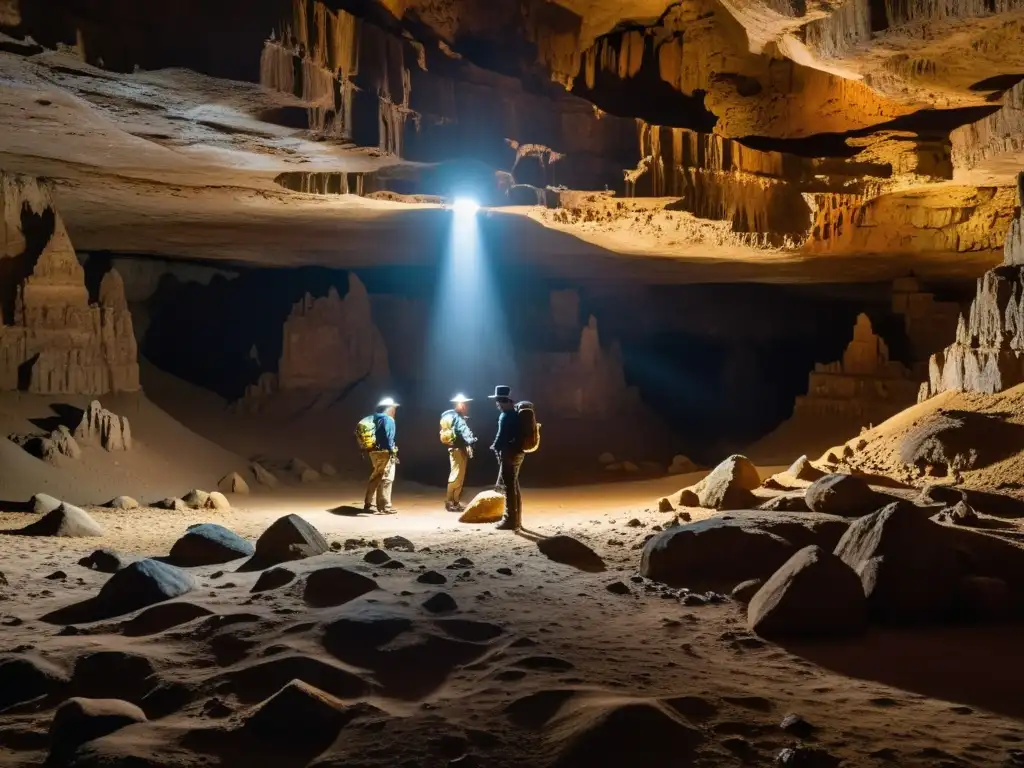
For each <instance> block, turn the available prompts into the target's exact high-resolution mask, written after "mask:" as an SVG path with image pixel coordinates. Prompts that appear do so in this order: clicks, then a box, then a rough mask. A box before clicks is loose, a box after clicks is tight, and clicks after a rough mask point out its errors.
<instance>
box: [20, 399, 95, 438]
mask: <svg viewBox="0 0 1024 768" xmlns="http://www.w3.org/2000/svg"><path fill="white" fill-rule="evenodd" d="M50 410H52V411H53V412H54V414H55V415H53V416H41V417H39V418H37V419H29V421H30V422H31V423H32V424H34V425H35V426H37V427H39V428H40V429H42V430H43V431H45V432H52V431H53V430H55V429H57V428H59V427H67V428H68V429H70V430H71V431H72V432H73V431H74V430H75V429H76V428H77V427H78V425H79V423H80V422H81V421H82V416H83V415H84V414H85V411H83V410H82V409H81V408H78V407H76V406H74V405H69V404H67V403H52V404H51V405H50Z"/></svg>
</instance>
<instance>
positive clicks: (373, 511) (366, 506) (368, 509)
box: [363, 504, 377, 515]
mask: <svg viewBox="0 0 1024 768" xmlns="http://www.w3.org/2000/svg"><path fill="white" fill-rule="evenodd" d="M363 512H365V513H366V514H368V515H375V514H377V510H376V509H374V508H373V507H371V506H370V505H369V504H364V505H363Z"/></svg>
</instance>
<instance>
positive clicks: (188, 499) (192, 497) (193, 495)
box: [181, 488, 210, 509]
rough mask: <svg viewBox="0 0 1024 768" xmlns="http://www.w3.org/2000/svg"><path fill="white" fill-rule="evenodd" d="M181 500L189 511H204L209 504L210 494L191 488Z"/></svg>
mask: <svg viewBox="0 0 1024 768" xmlns="http://www.w3.org/2000/svg"><path fill="white" fill-rule="evenodd" d="M181 500H182V501H184V502H185V504H186V505H188V508H189V509H206V506H207V504H209V502H210V494H208V493H207V492H206V491H200V490H199V489H198V488H193V489H192V490H191V491H189V492H188V493H186V494H185V495H184V496H182V497H181Z"/></svg>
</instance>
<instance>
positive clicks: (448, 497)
mask: <svg viewBox="0 0 1024 768" xmlns="http://www.w3.org/2000/svg"><path fill="white" fill-rule="evenodd" d="M457 454H458V450H457V449H455V448H449V449H448V490H447V491H446V492H445V495H444V504H445V507H448V508H451V507H453V506H455V488H456V486H455V481H456V480H457V479H458V476H459V460H458V455H457Z"/></svg>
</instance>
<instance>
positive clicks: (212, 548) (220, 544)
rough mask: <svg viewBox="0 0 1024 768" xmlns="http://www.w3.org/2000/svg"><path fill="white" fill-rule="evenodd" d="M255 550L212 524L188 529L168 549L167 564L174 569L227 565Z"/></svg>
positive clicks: (240, 539)
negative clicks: (218, 564) (175, 566)
mask: <svg viewBox="0 0 1024 768" xmlns="http://www.w3.org/2000/svg"><path fill="white" fill-rule="evenodd" d="M255 551H256V550H255V548H254V547H253V545H252V544H250V543H249V542H248V541H246V540H245V539H243V538H242V537H241V536H239V535H238V534H237V533H235V532H234V531H231V530H228V529H227V528H225V527H224V526H222V525H217V524H216V523H198V524H196V525H190V526H189V527H188V528H187V529H186V531H185V535H184V536H182V537H181V538H180V539H178V540H177V541H176V542H174V546H172V547H171V555H170V557H171V560H172V561H174V563H176V564H177V565H181V566H185V567H192V566H197V565H214V564H216V563H227V562H230V561H231V560H237V559H239V558H240V557H249V556H251V555H252V554H253V553H254V552H255Z"/></svg>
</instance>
